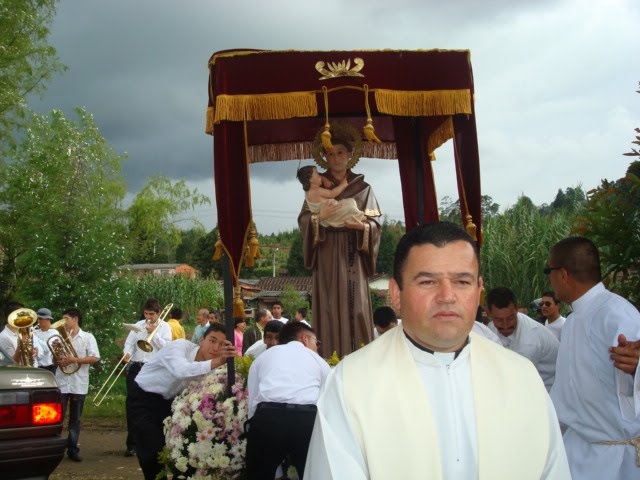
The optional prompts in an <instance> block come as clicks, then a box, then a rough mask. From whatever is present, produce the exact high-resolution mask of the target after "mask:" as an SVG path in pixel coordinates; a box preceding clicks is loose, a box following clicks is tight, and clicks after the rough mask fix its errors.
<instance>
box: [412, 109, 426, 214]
mask: <svg viewBox="0 0 640 480" xmlns="http://www.w3.org/2000/svg"><path fill="white" fill-rule="evenodd" d="M411 130H412V138H413V145H414V147H413V148H414V151H415V162H416V165H415V166H416V195H417V197H418V198H417V201H418V225H422V224H423V223H424V169H423V165H422V162H423V158H422V155H423V153H424V152H423V150H422V141H421V135H420V121H419V120H418V119H417V118H416V117H413V118H411Z"/></svg>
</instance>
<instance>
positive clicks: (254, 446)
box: [245, 322, 329, 480]
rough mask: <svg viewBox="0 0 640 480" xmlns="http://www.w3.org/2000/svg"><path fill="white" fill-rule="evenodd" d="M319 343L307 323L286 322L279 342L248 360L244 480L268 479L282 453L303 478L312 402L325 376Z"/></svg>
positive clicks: (327, 371)
mask: <svg viewBox="0 0 640 480" xmlns="http://www.w3.org/2000/svg"><path fill="white" fill-rule="evenodd" d="M318 343H319V342H318V339H317V337H316V334H315V332H314V331H313V329H312V328H311V327H309V326H307V325H305V324H304V323H302V322H288V323H287V324H286V325H284V326H283V327H282V330H281V331H280V345H276V346H275V347H273V348H270V349H268V350H267V351H266V352H264V353H263V354H262V355H260V356H259V357H258V358H256V360H255V361H254V362H253V363H252V364H251V368H250V369H249V380H248V390H249V420H248V421H247V425H246V426H245V429H247V430H248V435H247V458H246V461H247V478H250V479H252V480H260V479H264V480H273V478H274V476H275V473H276V469H277V468H278V465H280V464H281V463H282V461H283V460H284V459H285V457H286V456H287V455H289V456H290V458H291V461H292V463H293V465H294V466H295V467H296V470H297V471H298V478H303V476H304V465H305V462H306V460H307V450H308V449H309V441H310V440H311V432H312V431H313V423H314V421H315V418H316V401H317V400H318V396H319V394H320V387H322V384H323V383H324V381H325V379H326V378H327V375H328V374H329V365H328V364H327V362H325V361H324V359H322V357H320V356H319V355H318V353H317V352H318Z"/></svg>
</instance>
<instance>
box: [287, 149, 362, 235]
mask: <svg viewBox="0 0 640 480" xmlns="http://www.w3.org/2000/svg"><path fill="white" fill-rule="evenodd" d="M338 147H342V145H338ZM343 148H344V147H343ZM296 177H297V178H298V180H299V181H300V183H301V184H302V188H303V190H304V191H305V194H304V197H305V200H306V202H307V205H308V207H309V210H311V212H312V213H318V212H319V211H320V209H321V208H322V207H323V206H324V205H327V204H328V205H340V208H339V209H338V210H337V211H336V212H335V213H334V214H333V215H331V216H330V217H328V218H326V219H324V220H322V221H321V222H320V225H322V226H323V227H335V228H341V227H344V226H345V221H358V222H359V221H362V220H364V219H365V215H364V213H363V212H362V211H361V210H359V209H358V206H357V205H356V201H355V200H354V199H353V198H345V199H342V200H339V201H337V200H335V198H336V197H337V196H338V195H340V194H341V193H342V192H343V191H344V189H345V188H347V186H348V185H349V183H348V182H347V179H346V178H345V179H343V180H342V182H341V183H340V184H339V185H338V186H337V187H335V188H331V187H332V183H331V181H330V180H329V179H328V178H325V177H323V176H321V175H320V174H319V173H318V170H317V169H316V167H314V166H312V165H309V166H306V167H302V168H300V169H298V173H297V174H296Z"/></svg>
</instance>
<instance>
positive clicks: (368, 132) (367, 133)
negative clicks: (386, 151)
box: [362, 84, 382, 143]
mask: <svg viewBox="0 0 640 480" xmlns="http://www.w3.org/2000/svg"><path fill="white" fill-rule="evenodd" d="M364 107H365V109H366V110H367V124H366V125H365V126H364V127H363V128H362V131H363V133H364V138H366V139H367V140H368V141H369V142H375V143H382V142H381V141H380V139H379V138H378V137H377V136H376V130H375V128H373V119H372V118H371V108H370V107H369V85H366V84H365V85H364Z"/></svg>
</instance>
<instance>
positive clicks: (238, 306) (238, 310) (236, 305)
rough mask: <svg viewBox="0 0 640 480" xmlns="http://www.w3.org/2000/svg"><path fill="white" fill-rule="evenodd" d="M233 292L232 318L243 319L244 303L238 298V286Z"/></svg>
mask: <svg viewBox="0 0 640 480" xmlns="http://www.w3.org/2000/svg"><path fill="white" fill-rule="evenodd" d="M235 290H236V291H235V295H234V297H233V318H244V302H243V301H242V298H241V296H240V291H241V289H240V285H238V286H237V287H236V289H235Z"/></svg>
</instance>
